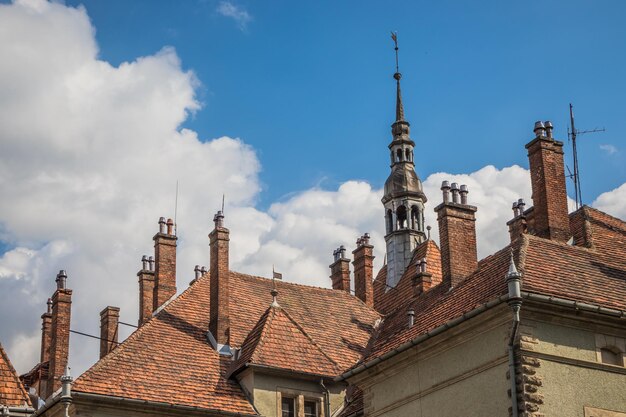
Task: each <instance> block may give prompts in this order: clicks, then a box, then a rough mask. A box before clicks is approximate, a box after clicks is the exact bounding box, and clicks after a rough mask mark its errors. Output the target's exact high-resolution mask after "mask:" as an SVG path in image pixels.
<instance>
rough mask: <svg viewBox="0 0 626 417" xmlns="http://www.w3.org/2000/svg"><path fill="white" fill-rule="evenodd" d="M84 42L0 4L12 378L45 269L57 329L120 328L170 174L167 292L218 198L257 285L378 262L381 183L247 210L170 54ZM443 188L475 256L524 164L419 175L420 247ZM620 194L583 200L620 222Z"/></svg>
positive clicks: (37, 5) (132, 313)
mask: <svg viewBox="0 0 626 417" xmlns="http://www.w3.org/2000/svg"><path fill="white" fill-rule="evenodd" d="M93 35H94V29H93V28H92V27H91V25H90V23H89V19H88V16H87V14H86V12H85V10H84V9H83V8H70V7H66V6H63V5H61V4H55V3H46V2H44V1H41V0H28V1H20V2H18V3H16V4H14V5H0V39H2V40H3V41H2V42H0V91H3V92H6V94H3V95H0V108H2V111H1V112H0V193H1V194H2V196H3V198H2V199H0V238H1V239H2V240H3V241H5V242H9V243H10V244H11V245H12V246H14V248H13V249H12V250H10V251H8V252H6V253H4V254H3V255H1V256H0V293H2V294H11V295H12V296H10V297H5V298H4V299H3V302H2V303H0V320H1V325H0V341H2V342H3V344H4V346H5V347H7V349H8V350H9V354H10V356H11V358H12V360H13V361H14V365H15V366H16V367H17V368H18V370H19V371H21V372H23V371H27V370H28V369H29V368H30V367H31V366H32V365H33V364H34V362H35V361H36V360H37V358H38V344H39V337H38V334H39V327H40V323H39V320H40V319H39V316H40V314H41V313H43V311H44V310H45V301H46V298H47V297H49V296H50V294H51V293H52V291H53V289H54V286H55V284H54V277H55V275H56V273H57V271H58V270H59V269H66V270H67V271H68V275H69V278H68V286H69V287H70V288H72V289H73V290H74V302H73V306H72V308H73V318H72V328H74V329H76V330H80V331H84V332H88V333H92V334H97V333H98V323H99V315H98V313H99V311H100V310H101V309H102V308H104V307H105V306H106V305H116V306H119V307H121V309H122V311H121V319H122V320H123V321H125V322H131V323H132V322H134V321H135V320H136V318H137V310H138V307H137V278H136V276H135V272H136V271H137V269H138V268H139V267H140V262H139V259H140V257H141V255H142V254H144V253H145V254H149V253H151V250H152V240H151V237H152V235H153V234H154V233H155V232H156V229H157V224H156V221H157V219H158V218H159V217H160V216H162V215H166V216H167V215H169V216H171V215H172V214H173V211H174V207H173V206H174V192H175V186H176V180H179V181H180V194H179V201H178V225H179V228H178V231H179V248H178V285H179V288H180V289H182V288H184V287H185V286H186V284H187V283H188V282H189V281H190V280H191V278H192V276H193V266H194V265H195V264H205V265H206V264H208V239H207V234H208V232H209V230H210V229H211V227H212V222H211V219H212V216H213V214H214V211H215V210H216V209H217V208H219V207H220V205H221V196H222V194H223V193H226V194H227V200H226V202H227V204H226V225H227V227H229V228H230V230H231V265H232V267H233V269H236V270H241V271H242V272H249V273H253V274H257V275H264V276H268V277H269V276H270V274H271V268H272V264H275V265H276V269H277V270H278V271H280V272H283V273H284V278H285V279H286V280H292V281H294V280H297V281H299V282H301V283H306V284H312V285H319V286H329V285H330V280H329V278H328V275H329V270H328V265H329V264H330V263H331V260H332V251H333V249H335V248H336V247H337V246H339V245H342V244H343V245H345V246H346V247H347V248H348V250H349V251H350V250H352V249H353V248H354V246H355V240H356V238H357V237H358V236H360V235H361V234H363V233H364V232H369V233H370V234H371V235H372V243H373V244H374V246H375V255H376V261H375V263H376V266H377V267H379V266H380V265H381V264H382V262H383V259H384V247H385V245H384V238H383V233H384V230H383V227H384V222H383V208H382V204H381V202H380V198H381V195H382V191H381V190H379V189H372V187H371V186H370V185H369V184H367V183H365V182H362V181H348V182H346V183H344V184H342V185H341V186H340V187H339V188H338V189H337V190H330V191H329V190H322V189H319V188H315V189H310V190H306V191H303V192H300V193H296V194H294V195H293V196H291V197H290V198H289V199H287V200H286V201H283V202H279V203H275V204H273V205H272V206H271V207H270V209H269V210H268V211H267V212H262V211H260V210H258V209H256V208H255V207H254V203H255V201H256V200H257V198H258V194H259V192H260V187H259V179H258V173H259V170H260V164H259V161H258V159H257V157H256V154H255V152H254V149H252V148H251V147H250V146H249V145H246V144H245V143H244V142H242V141H241V140H239V139H232V138H226V137H224V138H218V139H214V140H210V141H202V140H200V138H198V136H197V134H196V133H195V132H193V131H190V130H185V129H182V130H181V129H180V128H179V126H180V124H181V123H182V122H183V121H184V120H185V118H186V117H188V116H189V114H190V113H192V112H196V111H198V110H199V108H200V106H199V104H198V102H197V100H196V98H195V90H196V88H197V86H198V83H199V82H198V80H197V79H196V78H195V76H194V74H193V73H192V72H190V71H185V70H183V69H182V68H181V63H180V61H179V59H178V57H177V55H176V53H175V51H174V50H172V49H169V48H165V49H163V50H161V51H160V52H158V53H156V54H154V55H151V56H146V57H141V58H138V59H136V60H134V61H132V62H126V63H123V64H121V65H119V66H117V67H114V66H112V65H110V64H109V63H108V62H105V61H102V60H99V59H98V58H97V56H98V55H97V54H98V51H97V45H96V42H95V39H94V36H93ZM381 169H385V168H384V167H381ZM444 179H447V180H452V181H456V182H459V183H462V184H467V185H468V186H469V189H470V194H469V200H470V203H472V204H475V205H477V206H478V209H479V210H478V212H477V223H476V224H477V230H478V240H479V243H478V244H479V255H480V256H481V257H483V256H485V255H488V254H490V253H492V252H493V251H495V250H496V249H498V248H500V247H502V246H504V245H505V244H506V243H507V242H508V233H507V228H506V225H505V223H506V221H507V220H508V219H510V217H511V215H512V212H511V203H512V202H513V201H514V200H517V199H518V198H520V197H522V198H525V199H526V200H527V201H528V204H529V205H530V181H529V176H528V171H527V170H525V169H523V168H520V167H518V166H512V167H508V168H503V169H496V168H495V167H493V166H487V167H484V168H482V169H480V170H478V171H476V172H473V173H470V174H455V175H452V174H446V173H435V174H432V175H430V176H429V177H428V178H426V179H425V180H424V189H425V192H426V194H427V195H428V197H429V198H430V201H429V202H428V205H427V211H426V218H427V224H430V225H431V226H433V231H432V233H433V237H434V238H435V239H437V229H436V218H435V214H434V212H433V210H432V209H433V207H435V206H436V205H437V204H438V203H439V202H440V201H441V197H440V191H439V186H440V184H441V181H442V180H444ZM625 187H626V186H622V187H620V188H619V189H618V190H614V191H613V192H611V193H606V194H607V195H606V196H605V195H604V194H603V195H602V196H600V197H599V198H598V200H597V201H596V202H594V205H598V207H605V208H603V209H606V210H607V211H609V212H611V211H610V210H614V211H618V212H619V210H620V209H621V210H622V211H621V212H619V213H621V214H619V213H618V215H621V216H622V217H625V216H626V214H625V213H624V212H623V206H621V205H620V204H619V201H620V200H619V195H623V194H625V193H626V188H625ZM623 198H624V197H622V200H621V201H623ZM7 318H10V320H7ZM120 331H121V332H122V333H125V334H128V332H129V331H130V329H127V328H121V329H120ZM97 353H98V343H97V341H92V340H91V339H85V338H80V337H78V336H75V335H73V336H72V345H71V365H72V366H73V368H74V372H75V373H80V372H81V371H82V370H84V369H85V368H86V367H87V366H88V365H90V364H91V363H92V362H93V361H94V360H95V359H96V358H97Z"/></svg>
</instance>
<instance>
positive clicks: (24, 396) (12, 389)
mask: <svg viewBox="0 0 626 417" xmlns="http://www.w3.org/2000/svg"><path fill="white" fill-rule="evenodd" d="M0 406H7V407H30V406H31V403H30V398H29V397H28V393H27V392H26V390H25V389H24V386H23V385H22V382H21V381H20V378H19V377H18V375H17V372H15V368H13V365H12V364H11V361H10V360H9V356H8V355H7V353H6V352H5V351H4V348H3V347H2V344H0Z"/></svg>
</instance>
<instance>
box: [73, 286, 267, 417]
mask: <svg viewBox="0 0 626 417" xmlns="http://www.w3.org/2000/svg"><path fill="white" fill-rule="evenodd" d="M209 299H210V297H209V278H208V275H206V276H205V277H202V278H200V279H199V280H198V281H197V282H196V283H195V284H194V285H192V286H191V287H189V288H188V289H187V290H185V292H183V293H182V294H181V295H179V296H178V298H176V299H175V300H174V301H172V302H171V303H170V304H169V305H167V306H166V307H165V308H164V309H163V310H161V311H160V312H159V313H158V314H157V315H156V316H154V317H152V318H151V319H150V320H149V321H148V322H147V323H146V324H144V325H143V326H142V327H141V328H139V329H138V330H137V331H135V332H134V333H133V334H132V335H131V336H129V337H128V339H126V340H125V341H124V342H123V343H122V344H120V345H119V346H118V347H117V348H116V349H114V350H113V351H111V352H110V353H109V354H108V355H107V356H105V357H104V358H102V359H101V360H100V361H98V362H97V363H96V364H95V365H94V366H92V367H91V368H90V369H89V370H87V371H86V372H85V373H84V374H82V375H81V376H80V377H79V378H78V379H77V380H76V382H75V383H74V386H73V390H74V391H79V392H89V393H95V394H102V395H110V396H115V397H124V398H133V399H140V400H148V401H156V402H165V403H170V404H177V405H187V406H195V407H200V408H206V409H211V410H220V411H225V412H232V413H242V414H250V415H252V414H256V412H255V410H254V408H253V407H252V405H251V404H250V402H249V401H248V399H247V398H246V396H245V395H244V393H243V392H242V390H241V388H240V387H239V385H238V384H237V383H236V382H233V381H232V380H229V379H227V378H225V377H224V375H225V373H226V371H227V369H228V367H229V366H230V360H229V359H222V358H220V356H219V354H218V353H217V352H216V351H215V350H214V349H213V348H212V347H211V344H210V343H209V342H208V341H207V329H208V326H209V306H208V300H209Z"/></svg>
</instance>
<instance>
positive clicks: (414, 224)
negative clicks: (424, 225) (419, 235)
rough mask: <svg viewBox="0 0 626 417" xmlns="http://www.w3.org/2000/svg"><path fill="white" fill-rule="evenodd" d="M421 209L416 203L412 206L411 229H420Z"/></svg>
mask: <svg viewBox="0 0 626 417" xmlns="http://www.w3.org/2000/svg"><path fill="white" fill-rule="evenodd" d="M419 224H420V211H419V208H418V207H417V206H416V205H413V206H411V229H413V230H419Z"/></svg>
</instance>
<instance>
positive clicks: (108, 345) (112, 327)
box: [100, 306, 120, 359]
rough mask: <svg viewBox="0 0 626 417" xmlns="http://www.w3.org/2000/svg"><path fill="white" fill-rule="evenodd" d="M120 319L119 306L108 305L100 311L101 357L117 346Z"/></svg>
mask: <svg viewBox="0 0 626 417" xmlns="http://www.w3.org/2000/svg"><path fill="white" fill-rule="evenodd" d="M119 320H120V309H119V307H111V306H108V307H106V308H105V309H104V310H102V311H101V312H100V359H102V358H104V357H105V356H106V355H107V354H108V353H109V352H110V351H112V350H113V349H114V348H115V347H116V346H117V330H118V323H119Z"/></svg>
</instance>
